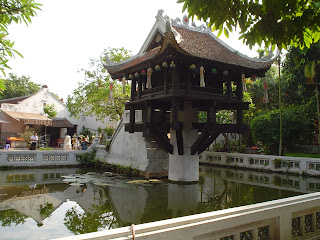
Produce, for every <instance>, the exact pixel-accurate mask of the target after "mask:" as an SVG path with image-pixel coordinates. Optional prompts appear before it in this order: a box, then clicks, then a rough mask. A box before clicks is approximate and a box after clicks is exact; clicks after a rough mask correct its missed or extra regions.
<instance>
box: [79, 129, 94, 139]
mask: <svg viewBox="0 0 320 240" xmlns="http://www.w3.org/2000/svg"><path fill="white" fill-rule="evenodd" d="M80 135H82V136H84V137H87V136H88V137H89V139H87V140H88V141H91V140H92V132H91V131H90V130H89V129H88V128H85V129H83V130H82V131H81V133H80Z"/></svg>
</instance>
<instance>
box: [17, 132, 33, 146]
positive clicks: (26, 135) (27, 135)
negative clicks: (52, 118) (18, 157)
mask: <svg viewBox="0 0 320 240" xmlns="http://www.w3.org/2000/svg"><path fill="white" fill-rule="evenodd" d="M33 134H34V131H25V132H23V133H18V136H19V137H21V138H23V139H24V141H25V142H26V143H27V144H29V143H30V142H31V136H32V135H33Z"/></svg>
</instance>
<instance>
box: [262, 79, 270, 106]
mask: <svg viewBox="0 0 320 240" xmlns="http://www.w3.org/2000/svg"><path fill="white" fill-rule="evenodd" d="M262 100H263V103H269V96H268V84H267V81H266V80H264V82H263V99H262Z"/></svg>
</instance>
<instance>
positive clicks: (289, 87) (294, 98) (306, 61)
mask: <svg viewBox="0 0 320 240" xmlns="http://www.w3.org/2000/svg"><path fill="white" fill-rule="evenodd" d="M319 56H320V42H318V43H316V44H313V45H312V46H311V47H310V48H309V49H304V50H301V49H299V48H294V47H292V48H290V49H289V51H288V53H287V54H286V59H285V61H284V63H283V75H284V78H283V80H282V83H283V84H282V85H283V90H282V91H283V92H285V95H284V96H282V98H283V101H284V102H285V103H288V104H304V103H306V102H309V101H310V99H311V98H312V97H313V96H315V91H314V90H315V86H314V85H313V83H314V82H313V78H314V76H316V73H317V72H318V74H319V73H320V70H319V68H320V64H316V63H317V62H318V61H319V60H320V57H319ZM305 73H306V74H307V75H306V74H305ZM313 74H314V75H313ZM312 75H313V76H312Z"/></svg>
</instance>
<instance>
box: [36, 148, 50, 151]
mask: <svg viewBox="0 0 320 240" xmlns="http://www.w3.org/2000/svg"><path fill="white" fill-rule="evenodd" d="M38 150H40V151H52V150H53V148H38Z"/></svg>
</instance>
